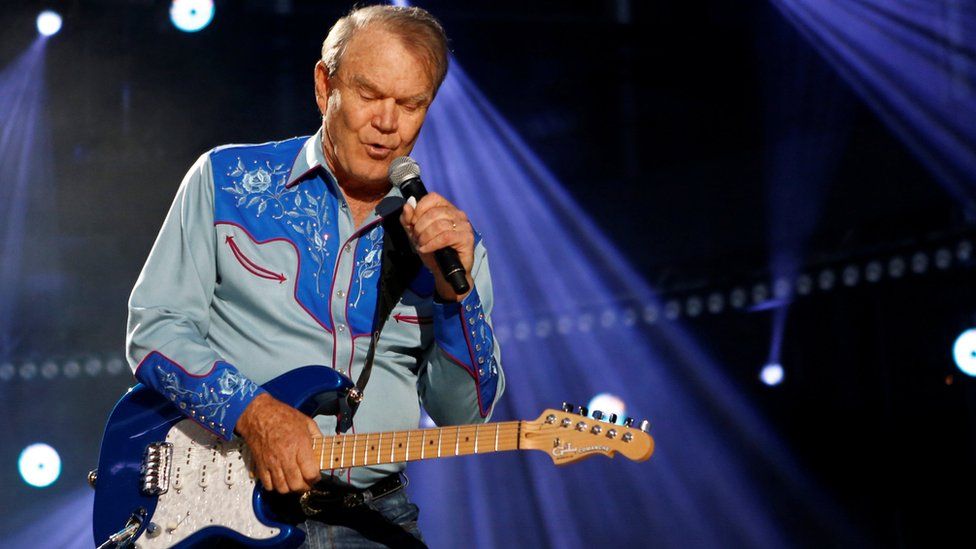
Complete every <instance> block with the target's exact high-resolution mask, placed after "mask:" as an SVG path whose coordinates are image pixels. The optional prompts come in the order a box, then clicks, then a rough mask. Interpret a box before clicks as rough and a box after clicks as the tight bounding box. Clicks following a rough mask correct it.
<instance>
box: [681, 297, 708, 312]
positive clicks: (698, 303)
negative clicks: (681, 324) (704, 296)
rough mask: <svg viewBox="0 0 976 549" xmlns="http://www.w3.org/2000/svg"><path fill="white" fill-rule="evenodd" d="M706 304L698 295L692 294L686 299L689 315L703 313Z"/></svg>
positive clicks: (686, 308)
mask: <svg viewBox="0 0 976 549" xmlns="http://www.w3.org/2000/svg"><path fill="white" fill-rule="evenodd" d="M703 308H704V304H703V303H702V300H701V298H700V297H698V296H691V297H689V298H688V300H687V301H685V310H686V311H688V316H691V317H695V316H698V315H700V314H701V312H702V309H703Z"/></svg>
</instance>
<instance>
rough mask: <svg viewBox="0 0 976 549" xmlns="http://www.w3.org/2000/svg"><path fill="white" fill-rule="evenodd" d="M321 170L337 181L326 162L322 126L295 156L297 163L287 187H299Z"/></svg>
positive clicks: (293, 165) (294, 164)
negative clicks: (299, 184)
mask: <svg viewBox="0 0 976 549" xmlns="http://www.w3.org/2000/svg"><path fill="white" fill-rule="evenodd" d="M319 168H321V169H323V170H325V172H326V173H328V174H329V177H330V178H331V179H333V180H335V175H334V174H333V173H332V170H330V169H329V164H328V163H327V162H326V161H325V153H324V152H323V151H322V127H321V126H319V130H318V131H317V132H315V135H313V136H311V137H309V138H308V139H306V140H305V144H304V145H302V148H301V150H299V151H298V155H296V156H295V162H294V163H293V164H292V165H291V172H289V174H288V183H286V185H285V186H286V187H293V186H295V185H297V184H298V183H299V182H300V181H301V180H302V179H304V178H306V177H307V176H308V175H310V174H311V173H312V172H314V171H315V170H318V169H319Z"/></svg>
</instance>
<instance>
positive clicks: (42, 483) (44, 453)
mask: <svg viewBox="0 0 976 549" xmlns="http://www.w3.org/2000/svg"><path fill="white" fill-rule="evenodd" d="M17 468H18V469H20V476H21V477H23V479H24V482H26V483H27V484H30V485H31V486H35V487H37V488H44V487H46V486H50V485H51V484H53V483H54V481H56V480H58V477H59V476H61V456H59V455H58V452H57V451H56V450H55V449H54V448H51V447H50V446H48V445H47V444H43V443H37V444H31V445H30V446H28V447H27V448H24V450H23V451H22V452H21V453H20V459H18V460H17Z"/></svg>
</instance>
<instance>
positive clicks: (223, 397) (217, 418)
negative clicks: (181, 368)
mask: <svg viewBox="0 0 976 549" xmlns="http://www.w3.org/2000/svg"><path fill="white" fill-rule="evenodd" d="M156 372H157V374H158V376H159V382H160V388H161V389H162V391H161V392H162V393H163V394H164V395H166V397H167V398H169V399H170V400H172V401H174V402H177V403H178V404H179V406H180V408H182V409H186V407H189V409H190V410H192V411H193V412H195V413H194V414H192V417H194V418H195V419H198V420H200V421H202V422H214V424H215V425H216V426H220V427H224V428H225V429H226V428H228V427H232V426H227V425H225V423H224V420H225V418H226V415H227V409H228V408H229V407H230V406H231V404H232V401H233V400H234V398H235V397H236V398H237V400H238V401H239V402H241V401H244V400H245V399H247V398H248V397H251V396H253V395H254V394H255V393H256V392H257V391H258V390H259V387H258V385H257V384H255V383H254V382H253V381H251V380H249V379H247V378H246V377H244V376H242V375H241V374H240V373H238V372H236V371H234V370H232V369H229V368H225V369H223V370H221V371H220V373H219V377H217V380H216V383H215V384H214V385H215V386H211V385H210V384H209V383H207V382H208V381H212V379H211V378H210V377H209V376H208V377H207V378H193V377H186V378H185V381H188V382H189V384H188V386H184V383H182V382H181V380H180V378H181V377H182V376H180V375H178V374H177V373H176V372H174V371H171V370H168V369H166V368H164V367H163V365H162V364H157V365H156ZM190 385H195V387H191V386H190ZM220 427H217V428H220Z"/></svg>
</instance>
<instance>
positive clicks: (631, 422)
mask: <svg viewBox="0 0 976 549" xmlns="http://www.w3.org/2000/svg"><path fill="white" fill-rule="evenodd" d="M633 426H634V418H632V417H629V418H627V419H625V420H624V427H633Z"/></svg>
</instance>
